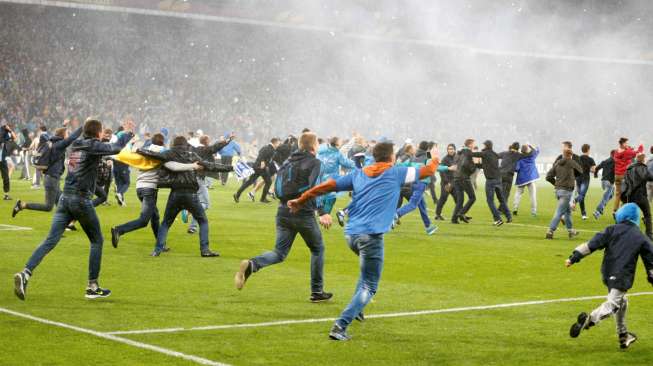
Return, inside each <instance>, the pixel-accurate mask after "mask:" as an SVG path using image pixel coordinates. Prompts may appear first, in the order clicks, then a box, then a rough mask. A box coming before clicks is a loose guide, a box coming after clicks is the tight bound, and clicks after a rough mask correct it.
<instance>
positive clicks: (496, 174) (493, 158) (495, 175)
mask: <svg viewBox="0 0 653 366" xmlns="http://www.w3.org/2000/svg"><path fill="white" fill-rule="evenodd" d="M472 156H473V157H475V158H481V164H480V165H481V166H480V167H481V168H482V169H483V174H484V175H485V179H501V172H500V171H499V154H497V153H496V152H494V150H492V145H491V144H490V145H489V146H487V145H486V147H485V148H484V149H483V150H481V151H478V152H472Z"/></svg>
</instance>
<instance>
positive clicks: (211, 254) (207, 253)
mask: <svg viewBox="0 0 653 366" xmlns="http://www.w3.org/2000/svg"><path fill="white" fill-rule="evenodd" d="M200 255H201V256H202V258H212V257H219V256H220V253H218V252H213V251H211V250H210V249H206V250H203V251H202V253H200Z"/></svg>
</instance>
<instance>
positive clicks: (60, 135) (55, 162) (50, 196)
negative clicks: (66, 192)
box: [11, 127, 82, 217]
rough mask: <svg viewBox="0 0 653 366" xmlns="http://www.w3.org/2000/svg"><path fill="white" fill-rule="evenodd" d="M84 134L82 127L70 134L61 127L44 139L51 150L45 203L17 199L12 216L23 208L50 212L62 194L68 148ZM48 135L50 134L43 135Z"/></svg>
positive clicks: (45, 182)
mask: <svg viewBox="0 0 653 366" xmlns="http://www.w3.org/2000/svg"><path fill="white" fill-rule="evenodd" d="M81 134H82V127H80V128H78V129H77V130H76V131H75V132H73V133H71V134H70V135H68V130H67V129H66V128H65V127H61V128H58V129H56V130H55V132H54V136H52V137H50V138H49V141H42V142H41V143H46V144H47V143H50V144H51V145H50V151H49V154H50V155H49V158H48V161H49V162H50V163H49V164H48V167H47V169H45V170H44V171H43V175H44V179H43V187H44V188H45V204H43V203H27V202H23V201H21V200H18V201H16V205H15V206H14V209H13V210H12V212H11V217H16V214H18V213H19V212H20V211H22V210H35V211H45V212H50V211H52V208H53V207H54V206H55V205H56V204H57V201H58V200H59V196H60V195H61V188H60V185H59V181H60V180H61V176H62V175H63V173H64V169H65V167H64V159H65V157H66V149H67V148H68V146H69V145H70V144H72V142H73V141H75V140H77V138H78V137H79V136H80V135H81ZM43 136H46V138H47V136H48V135H43Z"/></svg>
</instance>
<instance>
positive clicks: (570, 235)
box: [569, 229, 580, 239]
mask: <svg viewBox="0 0 653 366" xmlns="http://www.w3.org/2000/svg"><path fill="white" fill-rule="evenodd" d="M579 234H580V233H579V232H578V231H576V230H574V229H572V230H571V231H570V232H569V239H573V238H575V237H577V236H578V235H579Z"/></svg>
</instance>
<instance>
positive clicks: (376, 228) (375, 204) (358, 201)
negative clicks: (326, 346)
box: [288, 142, 440, 341]
mask: <svg viewBox="0 0 653 366" xmlns="http://www.w3.org/2000/svg"><path fill="white" fill-rule="evenodd" d="M372 153H373V155H374V160H375V161H376V162H375V163H374V164H372V165H370V166H367V167H365V168H363V169H356V170H355V171H353V172H352V173H350V174H347V175H345V176H342V177H340V178H338V179H335V180H334V179H331V180H329V181H328V182H326V183H323V184H320V185H319V186H317V187H314V188H312V189H310V190H308V191H307V192H305V193H304V194H302V196H301V197H300V198H298V199H295V200H291V201H288V207H289V208H290V210H291V212H297V211H299V210H300V209H301V208H302V207H303V206H304V205H305V204H306V203H307V202H311V200H313V199H314V198H315V197H317V196H319V195H323V194H326V193H329V192H334V191H353V196H352V197H353V198H352V204H350V206H349V221H348V222H347V226H346V228H345V234H346V236H345V238H346V240H347V243H348V245H349V247H350V248H351V250H352V251H353V252H354V253H356V255H358V256H359V257H360V269H361V271H360V273H361V274H360V278H359V281H358V285H357V286H356V292H355V293H354V296H353V298H352V300H351V302H350V303H349V305H347V307H346V308H345V310H344V311H343V312H342V314H340V317H339V318H338V319H337V320H336V322H335V324H334V325H333V327H332V328H331V331H330V332H329V337H330V338H331V339H333V340H338V341H346V340H349V339H350V336H349V335H348V334H347V327H348V326H349V324H351V322H352V321H353V320H354V319H358V320H362V319H363V309H364V308H365V305H367V304H368V303H369V302H370V300H372V297H373V296H374V294H375V293H376V291H377V288H378V284H379V279H380V278H381V271H382V269H383V234H385V233H386V232H388V231H390V229H391V226H392V220H393V218H394V215H395V212H396V210H397V202H398V200H399V193H400V190H401V187H402V186H403V185H404V184H410V183H413V182H415V181H416V180H419V179H424V178H427V177H430V176H432V175H433V174H434V173H435V171H436V170H437V167H438V164H439V163H440V155H439V153H438V149H437V145H434V147H433V148H432V149H431V158H432V159H431V162H430V163H429V164H428V165H426V166H423V167H421V168H419V169H418V168H415V167H405V166H394V163H395V154H394V145H393V144H392V143H391V142H381V143H378V144H376V145H375V146H374V149H373V152H372Z"/></svg>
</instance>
